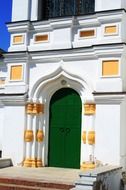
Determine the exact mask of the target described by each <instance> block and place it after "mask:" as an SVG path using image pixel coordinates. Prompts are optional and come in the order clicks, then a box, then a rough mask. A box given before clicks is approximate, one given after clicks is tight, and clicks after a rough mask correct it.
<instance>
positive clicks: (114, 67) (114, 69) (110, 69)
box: [102, 60, 119, 76]
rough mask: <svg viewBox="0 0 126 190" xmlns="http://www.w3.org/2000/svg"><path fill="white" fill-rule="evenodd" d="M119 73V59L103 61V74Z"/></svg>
mask: <svg viewBox="0 0 126 190" xmlns="http://www.w3.org/2000/svg"><path fill="white" fill-rule="evenodd" d="M118 74H119V61H118V60H110V61H109V60H108V61H103V62H102V76H111V75H118Z"/></svg>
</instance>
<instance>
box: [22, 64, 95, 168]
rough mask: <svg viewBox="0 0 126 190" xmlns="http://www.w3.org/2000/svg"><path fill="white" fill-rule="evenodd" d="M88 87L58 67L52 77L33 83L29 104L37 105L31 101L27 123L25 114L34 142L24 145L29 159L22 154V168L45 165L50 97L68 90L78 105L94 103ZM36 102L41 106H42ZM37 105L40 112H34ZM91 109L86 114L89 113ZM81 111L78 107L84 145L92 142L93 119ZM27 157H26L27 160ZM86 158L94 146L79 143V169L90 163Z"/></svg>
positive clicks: (73, 75) (92, 151)
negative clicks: (29, 122)
mask: <svg viewBox="0 0 126 190" xmlns="http://www.w3.org/2000/svg"><path fill="white" fill-rule="evenodd" d="M90 86H91V85H89V84H87V83H86V82H85V81H84V79H82V78H80V77H79V78H78V76H77V75H75V74H74V73H68V72H67V71H66V70H65V69H64V68H62V67H59V68H58V69H57V70H56V71H55V72H54V73H50V74H48V75H47V76H46V77H44V79H43V78H42V79H39V80H38V81H37V82H36V84H35V85H34V86H33V88H32V91H31V94H30V97H31V99H32V100H37V101H35V102H36V103H31V104H32V106H33V108H32V111H30V113H29V111H27V114H28V116H27V119H28V118H29V117H30V116H29V114H30V115H31V118H32V119H31V120H32V124H31V128H30V129H31V130H32V131H33V135H34V140H33V141H32V142H30V143H28V142H26V147H27V148H26V150H27V149H28V151H29V152H31V155H30V154H27V152H26V161H24V166H28V167H41V166H45V165H48V140H49V139H48V138H49V104H50V99H51V97H52V95H53V94H54V93H55V92H56V91H57V90H59V89H61V88H72V89H74V90H75V91H77V92H78V94H79V95H80V98H81V101H82V102H93V101H94V100H93V95H92V93H91V88H89V87H90ZM33 102H34V101H33ZM37 102H43V104H44V105H43V104H40V103H37ZM38 105H41V106H42V108H41V109H42V112H40V111H37V110H38V109H39V108H38V107H39V106H38ZM90 105H91V104H90ZM32 106H31V107H32ZM85 106H86V105H85ZM94 107H95V104H93V107H92V106H91V109H94ZM28 108H29V106H27V109H28ZM30 109H31V108H30ZM44 109H45V111H44ZM87 109H88V108H87ZM91 109H89V110H90V111H91ZM83 110H84V111H85V108H84V107H83V103H82V115H81V118H82V119H81V136H80V139H81V137H82V135H83V129H84V128H85V126H86V127H88V128H86V130H87V129H88V130H87V135H86V136H87V138H88V141H89V140H90V141H92V139H91V137H90V136H92V134H90V133H91V132H92V131H93V130H94V115H92V113H89V115H86V114H85V115H84V114H83ZM93 111H94V110H92V112H93ZM94 112H95V111H94ZM86 113H87V112H86ZM27 127H28V126H27ZM43 140H44V141H43ZM88 141H87V142H88ZM29 144H30V145H29ZM30 150H31V151H30ZM27 155H28V156H29V157H28V158H27ZM85 155H86V157H85ZM90 155H93V156H94V143H93V145H87V144H86V146H85V144H83V142H82V141H81V152H80V166H81V168H82V169H83V167H82V165H83V162H84V160H86V161H90V158H89V157H90ZM27 160H28V162H29V160H30V164H27ZM93 166H94V165H93Z"/></svg>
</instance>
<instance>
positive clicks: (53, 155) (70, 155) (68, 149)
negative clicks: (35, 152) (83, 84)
mask: <svg viewBox="0 0 126 190" xmlns="http://www.w3.org/2000/svg"><path fill="white" fill-rule="evenodd" d="M81 110H82V108H81V100H80V96H79V95H78V93H77V92H76V91H74V90H73V89H70V88H62V89H60V90H58V91H57V92H56V93H55V94H54V95H53V96H52V99H51V102H50V118H49V125H50V126H49V151H48V165H49V166H50V167H64V168H80V146H81Z"/></svg>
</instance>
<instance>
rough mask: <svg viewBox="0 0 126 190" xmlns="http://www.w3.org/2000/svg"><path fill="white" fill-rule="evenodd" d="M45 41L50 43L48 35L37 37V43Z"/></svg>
mask: <svg viewBox="0 0 126 190" xmlns="http://www.w3.org/2000/svg"><path fill="white" fill-rule="evenodd" d="M43 41H48V35H47V34H45V35H36V36H35V42H43Z"/></svg>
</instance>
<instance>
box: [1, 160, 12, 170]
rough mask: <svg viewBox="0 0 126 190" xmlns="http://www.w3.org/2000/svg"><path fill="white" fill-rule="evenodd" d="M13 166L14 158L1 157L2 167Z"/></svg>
mask: <svg viewBox="0 0 126 190" xmlns="http://www.w3.org/2000/svg"><path fill="white" fill-rule="evenodd" d="M10 166H13V163H12V160H11V159H10V158H0V169H1V168H7V167H10Z"/></svg>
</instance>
